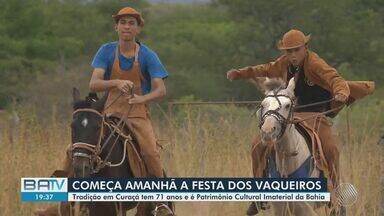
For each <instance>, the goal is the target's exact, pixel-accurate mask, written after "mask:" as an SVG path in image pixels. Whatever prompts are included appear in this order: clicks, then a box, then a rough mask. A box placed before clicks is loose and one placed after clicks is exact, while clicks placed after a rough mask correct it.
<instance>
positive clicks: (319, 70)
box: [312, 58, 350, 99]
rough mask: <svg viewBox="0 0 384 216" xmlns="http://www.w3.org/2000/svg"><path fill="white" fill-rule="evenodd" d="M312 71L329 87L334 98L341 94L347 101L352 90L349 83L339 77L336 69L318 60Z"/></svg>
mask: <svg viewBox="0 0 384 216" xmlns="http://www.w3.org/2000/svg"><path fill="white" fill-rule="evenodd" d="M312 71H313V72H314V75H315V76H317V77H318V78H319V79H320V80H321V82H322V83H323V84H324V85H327V87H328V89H330V90H331V93H332V95H333V96H336V95H338V94H341V95H343V96H344V97H345V99H346V98H348V97H349V94H350V90H349V87H348V84H347V82H346V81H345V80H344V78H342V77H341V76H340V75H339V73H338V72H337V71H336V69H335V68H333V67H331V66H329V65H328V64H327V63H326V62H325V61H324V60H323V59H321V58H318V59H316V61H315V63H314V64H313V70H312Z"/></svg>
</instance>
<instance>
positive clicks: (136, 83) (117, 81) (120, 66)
mask: <svg viewBox="0 0 384 216" xmlns="http://www.w3.org/2000/svg"><path fill="white" fill-rule="evenodd" d="M112 17H113V19H114V21H115V30H116V32H117V34H118V37H119V38H118V41H116V42H110V43H106V44H104V45H102V46H101V47H100V49H99V50H98V52H97V53H96V55H95V57H94V59H93V61H92V67H93V68H94V70H93V74H92V78H91V81H90V84H89V87H90V89H91V91H93V92H101V91H108V92H109V94H108V98H107V100H106V103H105V107H104V111H103V114H105V115H106V116H108V117H109V116H113V117H117V118H120V119H122V120H123V122H124V123H125V124H126V125H127V126H128V127H129V129H130V130H132V131H133V133H134V135H135V138H136V140H137V141H138V144H139V147H140V152H141V157H142V158H143V160H144V163H145V167H146V175H145V176H139V177H155V178H163V177H164V173H163V166H162V163H161V160H160V154H159V148H158V145H157V141H156V137H155V133H154V130H153V128H152V124H151V120H150V116H149V110H148V108H147V104H148V103H149V102H151V101H154V100H158V99H161V98H163V97H164V96H165V95H166V87H165V83H164V79H165V78H166V77H167V76H168V72H167V71H166V70H165V68H164V66H163V64H162V63H161V61H160V59H159V57H158V56H157V54H156V53H155V52H154V51H153V50H151V49H150V48H148V47H147V46H146V45H144V44H142V43H139V42H137V40H136V36H137V35H138V34H139V33H140V31H141V29H142V28H143V27H144V19H143V18H142V15H141V13H139V12H138V11H136V10H135V9H133V8H131V7H125V8H123V9H121V10H120V11H119V12H118V13H117V14H115V15H113V16H112ZM71 169H72V161H71V158H70V157H69V154H67V157H66V160H65V162H64V170H65V171H66V172H68V173H70V170H71ZM127 169H128V168H127ZM161 208H164V209H165V210H164V209H163V210H159V211H158V212H162V213H161V214H158V215H173V212H171V210H170V209H169V208H167V207H166V206H165V204H163V203H157V209H161ZM164 212H165V213H164ZM163 213H164V214H163ZM41 215H44V214H41Z"/></svg>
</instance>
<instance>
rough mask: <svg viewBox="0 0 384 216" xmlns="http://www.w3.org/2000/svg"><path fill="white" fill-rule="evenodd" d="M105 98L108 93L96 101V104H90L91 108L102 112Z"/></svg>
mask: <svg viewBox="0 0 384 216" xmlns="http://www.w3.org/2000/svg"><path fill="white" fill-rule="evenodd" d="M107 98H108V92H106V93H105V94H104V95H103V97H102V98H101V99H100V100H97V101H96V102H94V103H92V108H93V109H95V110H97V111H99V112H102V111H103V109H104V105H105V102H106V101H107Z"/></svg>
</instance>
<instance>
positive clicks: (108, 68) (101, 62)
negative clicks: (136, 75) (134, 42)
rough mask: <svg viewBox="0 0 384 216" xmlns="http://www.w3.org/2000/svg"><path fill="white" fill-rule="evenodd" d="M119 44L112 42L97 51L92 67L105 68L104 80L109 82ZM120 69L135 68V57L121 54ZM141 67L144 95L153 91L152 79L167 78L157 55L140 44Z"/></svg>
mask: <svg viewBox="0 0 384 216" xmlns="http://www.w3.org/2000/svg"><path fill="white" fill-rule="evenodd" d="M116 45H117V42H110V43H106V44H104V45H102V46H101V47H100V48H99V50H98V51H97V53H96V55H95V57H94V58H93V61H92V67H94V68H103V69H104V70H105V73H104V79H105V80H109V79H110V77H111V73H112V66H113V62H114V60H115V50H116ZM119 60H120V68H121V69H122V70H129V69H131V68H132V66H133V61H134V57H132V58H126V57H125V56H123V55H122V54H119ZM139 65H140V70H141V73H142V75H143V77H144V80H142V81H141V88H142V90H143V94H147V93H149V92H150V91H151V79H153V78H162V79H164V78H166V77H168V72H167V71H166V70H165V68H164V66H163V64H162V63H161V61H160V59H159V57H158V56H157V54H156V53H155V52H154V51H153V50H151V49H150V48H148V47H147V46H145V45H143V44H140V50H139Z"/></svg>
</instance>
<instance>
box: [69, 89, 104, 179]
mask: <svg viewBox="0 0 384 216" xmlns="http://www.w3.org/2000/svg"><path fill="white" fill-rule="evenodd" d="M72 96H73V119H72V123H71V134H72V158H73V161H72V163H73V168H74V175H75V177H89V176H90V174H91V171H92V169H93V165H94V164H93V163H94V157H95V156H97V155H95V153H96V151H97V148H98V145H100V139H101V136H102V125H103V115H102V114H101V112H102V110H103V108H104V103H105V99H106V96H104V97H103V98H102V99H100V100H99V99H98V97H97V95H96V94H95V93H89V95H88V96H87V97H86V99H85V100H80V93H79V90H77V89H76V88H74V89H73V93H72Z"/></svg>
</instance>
